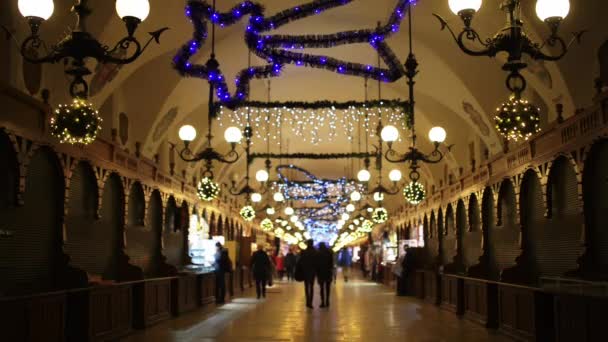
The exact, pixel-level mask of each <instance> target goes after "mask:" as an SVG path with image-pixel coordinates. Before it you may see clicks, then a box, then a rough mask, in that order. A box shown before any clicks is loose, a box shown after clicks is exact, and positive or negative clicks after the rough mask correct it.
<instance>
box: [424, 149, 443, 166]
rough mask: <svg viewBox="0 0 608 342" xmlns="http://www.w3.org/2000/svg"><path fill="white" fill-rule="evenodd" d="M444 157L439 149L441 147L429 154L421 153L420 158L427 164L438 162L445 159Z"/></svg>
mask: <svg viewBox="0 0 608 342" xmlns="http://www.w3.org/2000/svg"><path fill="white" fill-rule="evenodd" d="M443 157H444V155H443V153H442V152H441V151H439V149H436V150H434V151H433V152H431V154H429V155H423V154H420V158H419V160H422V161H423V162H425V163H427V164H437V163H439V162H441V161H442V160H443Z"/></svg>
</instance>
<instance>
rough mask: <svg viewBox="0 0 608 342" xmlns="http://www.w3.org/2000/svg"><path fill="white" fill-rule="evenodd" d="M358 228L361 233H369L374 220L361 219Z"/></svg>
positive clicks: (372, 227) (372, 228)
mask: <svg viewBox="0 0 608 342" xmlns="http://www.w3.org/2000/svg"><path fill="white" fill-rule="evenodd" d="M359 230H360V231H361V232H363V233H371V232H372V231H373V230H374V222H372V221H370V220H365V221H363V223H361V227H360V228H359Z"/></svg>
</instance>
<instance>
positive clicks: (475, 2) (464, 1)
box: [448, 0, 481, 14]
mask: <svg viewBox="0 0 608 342" xmlns="http://www.w3.org/2000/svg"><path fill="white" fill-rule="evenodd" d="M448 4H449V5H450V9H451V10H452V12H454V14H459V13H460V12H462V11H465V10H473V11H475V12H477V11H479V9H480V8H481V0H449V1H448Z"/></svg>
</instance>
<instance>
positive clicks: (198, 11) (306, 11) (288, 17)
mask: <svg viewBox="0 0 608 342" xmlns="http://www.w3.org/2000/svg"><path fill="white" fill-rule="evenodd" d="M349 2H351V0H324V1H314V2H311V3H308V4H304V5H300V6H296V7H292V8H289V9H286V10H283V11H281V12H280V13H278V14H276V15H273V16H271V17H266V16H265V14H264V9H263V7H262V6H261V5H260V4H257V3H254V2H251V1H245V2H242V3H239V4H237V5H235V6H234V7H233V8H232V9H231V10H230V11H228V12H225V13H220V12H217V11H216V10H215V0H214V1H213V5H209V4H208V3H207V2H205V1H194V0H192V1H189V2H188V5H187V7H186V16H187V17H188V18H189V19H190V21H191V22H192V24H193V25H194V37H193V39H191V40H189V41H188V42H187V43H186V44H185V45H184V46H183V47H182V48H181V49H180V50H179V51H178V53H177V55H176V56H175V57H174V58H173V65H174V68H175V69H176V70H177V71H178V72H179V73H180V74H181V75H182V76H190V77H198V78H202V79H206V80H208V81H209V82H212V83H213V86H214V88H215V89H216V90H217V96H218V98H219V99H220V101H221V102H222V103H223V104H224V105H225V106H227V107H229V108H234V107H235V106H237V105H238V104H240V103H242V102H243V101H244V100H245V99H246V98H247V97H248V94H249V86H250V81H251V80H252V79H254V78H258V79H259V78H269V77H276V76H278V75H279V74H280V72H281V70H282V68H283V66H284V65H285V64H288V63H289V64H294V65H296V66H307V67H313V68H321V69H326V70H329V71H332V72H335V73H338V74H345V75H355V76H360V77H365V78H371V79H377V80H382V81H385V82H394V81H396V80H398V79H399V78H401V77H402V76H403V70H402V66H401V64H400V62H399V60H398V58H397V57H396V56H395V54H394V53H393V51H392V49H391V48H390V47H389V46H388V44H387V43H386V41H385V39H386V38H387V37H389V36H390V35H392V34H394V33H396V32H398V31H399V28H400V25H401V20H402V18H403V15H404V13H405V10H406V8H407V6H408V5H409V0H398V1H397V5H396V6H395V8H394V10H393V11H392V12H391V15H390V17H389V19H388V21H387V22H386V24H385V25H384V26H380V27H378V28H375V29H364V30H352V31H346V32H338V33H335V34H325V35H310V34H309V35H298V36H290V35H269V34H268V32H269V31H271V30H276V29H279V28H280V27H282V26H283V25H286V24H288V23H290V22H292V21H295V20H300V19H303V18H306V17H309V16H312V15H316V14H319V13H321V12H323V11H325V10H328V9H332V8H335V7H340V6H343V5H346V4H348V3H349ZM247 15H248V16H249V23H248V25H246V26H245V27H246V30H245V41H246V42H247V44H248V47H249V50H250V51H251V52H252V53H255V54H256V55H257V56H258V57H260V58H261V59H263V60H264V61H267V62H268V64H267V65H264V66H260V67H253V68H251V67H250V68H247V69H243V70H242V71H240V72H239V74H238V75H237V77H236V80H235V82H236V92H235V93H234V96H233V95H231V94H230V91H229V89H228V85H227V83H226V77H224V75H223V73H222V72H221V71H220V70H219V69H218V68H213V67H209V66H208V65H200V64H192V63H191V62H190V60H191V59H192V58H193V56H194V55H195V54H196V53H197V52H198V51H199V49H201V47H202V46H203V45H204V43H205V41H206V39H207V22H208V21H211V22H212V23H213V24H219V25H220V26H222V27H226V26H231V25H234V24H236V23H237V22H238V21H240V20H241V19H243V18H244V17H245V16H247ZM359 43H368V44H370V45H371V46H372V47H373V48H374V49H375V50H376V52H377V54H378V56H379V57H380V58H381V59H382V60H383V61H384V64H385V65H387V68H377V67H373V66H371V65H365V64H360V63H354V62H349V61H344V60H338V59H335V58H332V57H329V56H322V55H312V54H306V53H301V52H296V51H294V50H295V49H306V48H330V47H334V46H339V45H345V44H359Z"/></svg>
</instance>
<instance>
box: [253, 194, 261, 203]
mask: <svg viewBox="0 0 608 342" xmlns="http://www.w3.org/2000/svg"><path fill="white" fill-rule="evenodd" d="M261 201H262V195H261V194H258V193H257V192H254V193H253V194H251V202H253V203H260V202H261Z"/></svg>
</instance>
